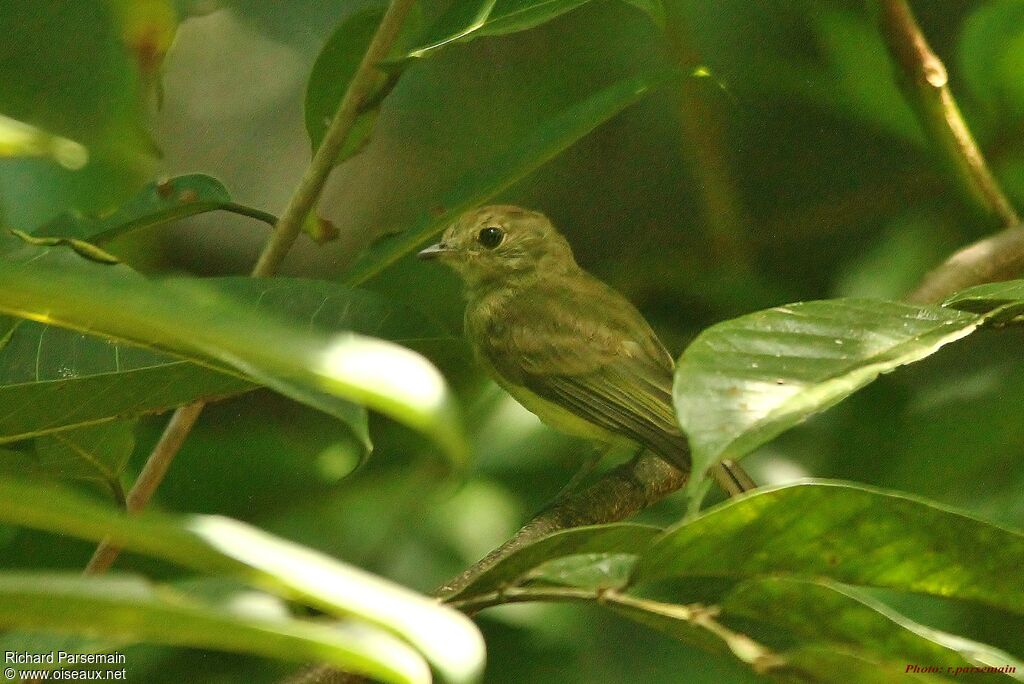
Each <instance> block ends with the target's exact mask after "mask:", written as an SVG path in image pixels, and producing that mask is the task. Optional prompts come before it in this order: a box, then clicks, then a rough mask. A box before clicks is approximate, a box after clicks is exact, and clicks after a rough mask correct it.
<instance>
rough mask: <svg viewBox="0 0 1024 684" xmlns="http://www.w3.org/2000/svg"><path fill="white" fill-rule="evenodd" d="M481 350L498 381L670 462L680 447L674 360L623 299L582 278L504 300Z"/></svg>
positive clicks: (487, 328)
mask: <svg viewBox="0 0 1024 684" xmlns="http://www.w3.org/2000/svg"><path fill="white" fill-rule="evenodd" d="M484 328H485V329H483V330H481V331H480V332H482V333H483V334H482V335H477V344H478V347H479V351H480V352H481V353H482V354H484V355H485V356H486V360H487V361H488V362H489V363H490V364H491V365H492V366H493V367H494V369H495V370H496V371H497V372H498V373H499V374H500V375H501V376H502V378H503V379H504V380H506V381H508V382H511V383H512V384H515V385H521V386H523V387H525V388H527V389H528V390H530V391H531V392H533V393H534V394H537V395H539V396H541V397H543V398H545V399H547V400H549V401H552V402H555V403H556V404H558V405H559V406H562V407H563V408H565V409H567V410H569V411H571V412H572V413H574V414H576V415H577V416H579V417H581V418H583V419H584V420H587V421H589V422H591V423H594V424H595V425H598V426H600V427H602V428H604V429H606V430H609V431H611V432H614V433H617V434H622V435H625V436H627V437H629V438H631V439H633V440H634V441H636V442H639V443H640V444H643V445H645V446H647V447H650V448H652V449H653V450H654V451H656V452H658V453H659V454H661V455H662V456H665V457H667V458H670V459H672V460H674V461H678V460H680V459H685V458H686V457H687V456H686V441H685V438H684V437H683V436H682V433H681V432H680V430H679V427H678V426H677V424H676V422H675V414H674V411H673V409H672V360H671V357H669V355H668V353H667V352H666V351H665V349H664V347H662V345H661V343H660V342H659V341H658V339H657V337H656V336H655V334H654V332H653V331H652V330H651V328H650V326H649V325H648V324H647V321H645V320H644V318H643V316H641V315H640V313H639V312H638V311H637V310H636V309H635V308H634V307H633V306H632V305H631V304H630V303H629V302H628V301H626V299H625V298H624V297H622V295H620V294H619V293H617V292H615V291H614V290H612V289H611V288H609V287H608V286H606V285H604V284H603V283H601V282H600V281H597V280H595V279H592V278H590V277H589V276H586V277H585V278H584V279H583V280H582V282H577V281H574V282H572V285H571V287H569V286H566V285H541V286H536V287H534V288H531V289H530V291H529V292H526V293H523V294H522V295H521V296H518V297H515V298H510V299H509V300H508V302H507V303H506V304H505V305H504V306H502V307H500V309H498V310H495V311H494V312H493V313H492V314H491V315H490V316H489V317H488V321H487V324H486V326H484Z"/></svg>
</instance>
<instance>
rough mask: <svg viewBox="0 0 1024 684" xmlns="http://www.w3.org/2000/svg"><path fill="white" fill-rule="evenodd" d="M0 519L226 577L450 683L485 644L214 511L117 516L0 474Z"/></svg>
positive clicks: (420, 601)
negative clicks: (345, 626) (395, 643)
mask: <svg viewBox="0 0 1024 684" xmlns="http://www.w3.org/2000/svg"><path fill="white" fill-rule="evenodd" d="M0 521H3V522H6V523H9V524H13V525H24V526H26V527H32V528H34V529H39V530H45V531H49V532H55V533H59V534H68V535H71V536H75V537H79V538H82V539H88V540H92V541H99V540H101V539H104V538H108V537H109V538H110V539H111V540H112V542H113V543H114V544H116V545H118V546H120V547H122V548H124V549H127V550H129V551H136V552H139V553H144V554H147V555H150V556H154V557H156V558H163V559H165V560H169V561H171V562H174V563H177V564H179V565H182V566H185V567H190V568H193V569H196V570H200V571H204V572H210V573H217V574H222V573H223V574H228V575H230V576H234V577H237V578H239V579H242V580H244V581H246V582H247V583H249V584H252V585H254V586H258V587H260V588H263V589H265V590H267V591H270V592H272V593H275V594H277V595H280V596H283V597H285V598H291V599H298V600H302V601H303V602H305V603H307V604H309V605H312V606H316V607H318V608H320V609H322V610H324V611H327V612H330V613H333V614H335V615H340V616H346V617H353V618H358V619H360V620H363V621H366V622H370V623H372V624H375V625H377V626H379V627H383V628H384V629H387V630H389V631H392V632H394V633H395V634H397V635H399V636H401V637H402V638H404V639H405V640H407V641H408V642H409V643H411V644H412V645H414V646H415V647H416V648H418V649H419V650H420V652H421V653H423V655H424V656H425V657H426V658H427V660H429V661H430V663H431V664H432V665H433V666H434V667H435V668H436V669H437V670H438V671H439V672H440V673H441V674H442V675H443V676H444V677H445V678H446V680H447V681H451V682H456V683H461V682H471V681H474V680H475V679H476V678H477V677H478V675H479V673H480V671H481V669H482V666H483V658H484V644H483V639H482V637H481V636H480V633H479V632H478V631H477V629H476V627H475V626H474V625H473V623H472V622H471V621H470V620H469V619H468V618H466V617H465V616H463V615H462V614H461V613H458V612H456V611H454V610H451V609H449V608H446V607H444V606H442V605H440V604H439V603H437V602H436V601H435V600H433V599H430V598H427V597H425V596H421V595H419V594H417V593H415V592H413V591H411V590H409V589H405V588H404V587H401V586H399V585H396V584H393V583H391V582H389V581H387V580H384V579H381V578H379V577H376V576H374V575H371V574H369V573H367V572H365V571H363V570H360V569H358V568H355V567H352V566H349V565H345V564H343V563H340V562H338V561H335V560H334V559H332V558H329V557H328V556H325V555H323V554H321V553H319V552H316V551H313V550H310V549H306V548H304V547H301V546H299V545H297V544H293V543H291V542H288V541H285V540H283V539H279V538H277V537H274V536H272V535H269V534H267V533H265V532H262V531H260V530H258V529H256V528H254V527H250V526H249V525H246V524H244V523H241V522H238V521H235V520H230V519H228V518H221V517H217V516H190V517H187V518H180V519H177V520H175V519H173V518H170V517H167V516H160V515H156V514H152V513H145V514H141V515H138V516H131V517H129V516H125V515H121V514H119V513H117V512H115V511H113V510H111V509H109V508H105V507H102V506H99V505H97V504H95V503H92V502H91V501H88V500H87V499H85V498H83V497H81V496H79V495H77V494H75V493H73V492H70V491H68V490H65V489H61V488H58V487H56V486H48V485H43V484H38V483H33V482H21V481H17V480H9V479H3V478H0Z"/></svg>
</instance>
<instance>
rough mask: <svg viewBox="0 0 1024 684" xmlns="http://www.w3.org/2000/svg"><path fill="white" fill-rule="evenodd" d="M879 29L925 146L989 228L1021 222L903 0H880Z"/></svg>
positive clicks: (943, 69) (941, 64)
mask: <svg viewBox="0 0 1024 684" xmlns="http://www.w3.org/2000/svg"><path fill="white" fill-rule="evenodd" d="M877 16H878V27H879V30H880V31H881V34H882V38H883V39H884V41H885V45H886V47H887V48H888V49H889V54H890V55H891V56H892V60H893V62H894V65H895V66H896V68H897V70H898V74H899V76H900V81H901V85H902V86H903V90H904V92H905V93H906V95H907V98H908V99H909V100H910V103H911V104H912V105H913V107H914V109H915V110H916V112H917V118H918V120H919V121H920V122H921V126H922V127H923V128H924V130H925V133H926V134H927V136H928V142H929V143H930V144H932V145H933V146H934V147H935V150H936V151H937V152H938V153H939V154H940V155H941V157H942V159H943V161H944V162H945V163H946V165H947V166H948V167H949V168H950V169H951V170H952V172H953V174H954V176H955V178H956V180H957V182H958V184H959V186H960V188H961V190H962V191H963V192H964V194H965V195H966V196H967V197H968V198H969V199H970V200H971V201H972V203H973V204H974V206H975V208H976V209H977V210H978V211H979V212H980V213H981V214H982V215H983V216H985V217H987V218H988V219H989V220H990V221H991V223H992V224H994V225H998V224H1002V225H1003V226H1004V227H1006V226H1012V225H1015V224H1017V223H1019V222H1020V219H1019V217H1018V216H1017V212H1016V210H1015V209H1014V208H1013V205H1012V204H1010V201H1009V200H1008V199H1007V198H1006V195H1005V194H1004V193H1003V191H1002V189H1001V188H1000V187H999V183H998V182H997V181H996V179H995V176H993V174H992V171H991V170H989V167H988V163H987V162H986V161H985V155H983V154H982V152H981V149H980V148H979V147H978V143H977V142H975V140H974V136H973V135H971V130H970V129H969V128H968V127H967V122H966V121H964V118H963V116H962V115H961V114H960V108H959V107H958V106H957V104H956V100H955V99H954V98H953V93H952V91H950V89H949V75H948V73H947V72H946V66H945V65H944V64H943V63H942V60H940V59H939V57H938V55H936V54H935V53H934V52H933V51H932V49H931V47H930V46H929V45H928V40H927V39H926V38H925V36H924V34H923V33H922V32H921V27H920V26H919V25H918V23H917V19H916V18H915V17H914V12H913V10H911V8H910V4H909V3H908V2H907V0H878V13H877Z"/></svg>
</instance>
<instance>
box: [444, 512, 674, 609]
mask: <svg viewBox="0 0 1024 684" xmlns="http://www.w3.org/2000/svg"><path fill="white" fill-rule="evenodd" d="M660 532H661V530H660V529H659V528H657V527H650V526H648V525H633V524H625V523H616V524H609V525H593V526H589V527H577V528H573V529H569V530H562V531H560V532H555V533H553V534H550V535H548V536H546V537H542V538H540V539H538V540H537V541H534V542H532V543H530V544H528V545H527V546H524V547H522V548H521V549H518V550H516V551H514V552H513V553H510V554H509V555H508V556H506V557H504V558H502V559H501V560H500V561H499V562H498V563H497V564H495V565H494V566H492V567H490V568H488V569H487V570H486V571H484V572H483V573H481V574H480V575H479V576H478V577H477V578H476V579H474V580H473V581H472V582H471V583H470V584H468V585H466V586H465V587H464V588H463V589H462V590H460V591H459V592H458V593H455V594H452V595H450V596H446V597H445V599H446V600H452V599H456V598H457V599H464V598H469V597H473V596H479V595H480V594H486V593H488V592H491V591H496V590H498V589H500V588H501V587H504V586H515V585H516V584H518V583H519V582H521V581H522V580H524V579H525V578H526V576H527V575H528V574H529V573H530V571H531V570H534V569H536V568H537V567H538V566H541V565H543V564H544V563H547V562H550V561H552V560H554V559H558V558H563V557H567V556H568V557H575V556H577V555H579V554H592V553H599V554H636V553H639V552H640V551H642V550H644V549H646V548H647V547H648V546H649V545H650V543H651V540H653V539H654V538H655V537H657V536H658V535H659V534H660Z"/></svg>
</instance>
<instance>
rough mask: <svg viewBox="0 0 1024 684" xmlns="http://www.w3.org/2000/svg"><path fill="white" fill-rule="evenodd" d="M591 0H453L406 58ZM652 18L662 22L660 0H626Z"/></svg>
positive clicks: (513, 29)
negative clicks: (473, 0)
mask: <svg viewBox="0 0 1024 684" xmlns="http://www.w3.org/2000/svg"><path fill="white" fill-rule="evenodd" d="M588 2H590V0H476V2H475V3H469V2H456V3H453V4H452V5H451V7H450V8H449V9H448V11H447V12H446V13H445V14H444V15H443V16H442V17H441V18H440V19H439V20H438V21H437V23H436V24H435V25H434V26H432V27H431V28H430V30H429V32H428V33H427V35H426V36H425V37H423V38H421V39H420V40H419V41H418V43H419V45H420V47H417V48H415V49H413V50H410V51H409V52H408V54H407V58H410V59H417V58H421V57H428V56H431V55H433V54H434V53H435V52H437V51H438V50H440V49H441V48H444V47H446V46H448V45H452V44H454V43H466V42H469V41H471V40H475V39H477V38H483V37H485V36H504V35H508V34H510V33H518V32H519V31H527V30H529V29H532V28H535V27H537V26H540V25H542V24H546V23H547V22H549V21H551V20H552V19H555V18H557V17H560V16H562V15H563V14H566V13H567V12H571V11H572V10H574V9H576V8H577V7H580V6H581V5H585V4H587V3H588ZM626 2H627V3H628V4H630V5H632V6H634V7H636V8H637V9H639V10H641V11H642V12H644V13H645V14H647V15H648V16H650V17H651V20H652V21H654V23H655V24H656V25H657V26H659V27H664V25H665V9H664V7H663V6H662V4H661V2H660V0H626Z"/></svg>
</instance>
